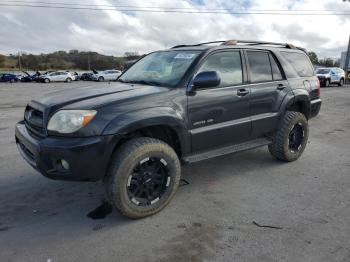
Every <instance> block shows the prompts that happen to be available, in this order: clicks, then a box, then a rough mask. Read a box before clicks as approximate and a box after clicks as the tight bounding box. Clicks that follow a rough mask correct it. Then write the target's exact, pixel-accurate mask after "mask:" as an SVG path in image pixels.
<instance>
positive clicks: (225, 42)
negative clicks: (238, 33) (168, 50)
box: [172, 40, 306, 52]
mask: <svg viewBox="0 0 350 262" xmlns="http://www.w3.org/2000/svg"><path fill="white" fill-rule="evenodd" d="M209 44H221V45H238V44H243V45H249V46H252V45H272V46H279V47H284V48H289V49H299V50H302V51H304V52H306V50H305V49H304V48H301V47H296V46H294V45H292V44H289V43H276V42H265V41H251V40H222V41H211V42H204V43H199V44H194V45H177V46H174V47H172V49H173V48H179V47H191V46H192V47H193V46H202V45H209Z"/></svg>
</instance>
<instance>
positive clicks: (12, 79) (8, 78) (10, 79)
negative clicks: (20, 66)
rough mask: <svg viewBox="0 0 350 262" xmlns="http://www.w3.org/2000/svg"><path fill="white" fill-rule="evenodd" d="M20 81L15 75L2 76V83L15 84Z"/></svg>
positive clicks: (0, 77)
mask: <svg viewBox="0 0 350 262" xmlns="http://www.w3.org/2000/svg"><path fill="white" fill-rule="evenodd" d="M18 81H19V78H18V77H17V76H16V75H14V74H2V75H1V76H0V82H10V83H14V82H18Z"/></svg>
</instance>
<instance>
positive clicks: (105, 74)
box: [92, 70, 122, 82]
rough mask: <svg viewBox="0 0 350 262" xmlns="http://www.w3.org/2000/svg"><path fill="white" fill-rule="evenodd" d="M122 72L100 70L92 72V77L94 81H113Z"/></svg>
mask: <svg viewBox="0 0 350 262" xmlns="http://www.w3.org/2000/svg"><path fill="white" fill-rule="evenodd" d="M121 74H122V72H121V71H120V70H105V71H101V72H97V73H94V74H93V76H92V79H93V80H95V81H99V82H102V81H106V80H107V81H113V80H117V79H118V77H119V76H120V75H121Z"/></svg>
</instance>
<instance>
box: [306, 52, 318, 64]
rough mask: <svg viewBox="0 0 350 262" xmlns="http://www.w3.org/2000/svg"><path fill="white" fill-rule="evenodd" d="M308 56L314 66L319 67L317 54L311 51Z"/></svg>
mask: <svg viewBox="0 0 350 262" xmlns="http://www.w3.org/2000/svg"><path fill="white" fill-rule="evenodd" d="M307 54H308V56H309V58H310V60H311V63H312V64H313V65H317V64H318V62H319V61H318V57H317V55H316V53H315V52H313V51H310V52H308V53H307Z"/></svg>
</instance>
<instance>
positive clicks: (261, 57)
mask: <svg viewBox="0 0 350 262" xmlns="http://www.w3.org/2000/svg"><path fill="white" fill-rule="evenodd" d="M247 55H248V63H249V68H250V80H251V82H252V83H256V82H266V81H272V73H271V66H270V60H269V54H268V53H266V52H257V51H247Z"/></svg>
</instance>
